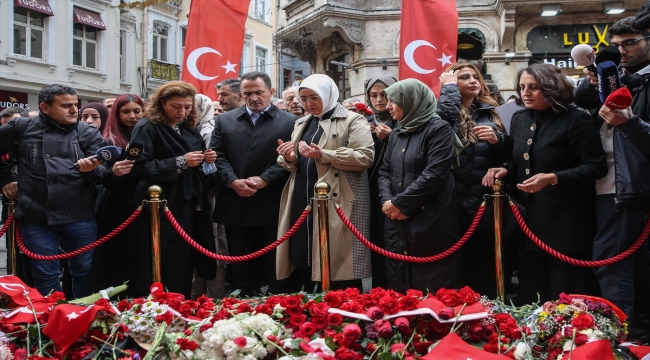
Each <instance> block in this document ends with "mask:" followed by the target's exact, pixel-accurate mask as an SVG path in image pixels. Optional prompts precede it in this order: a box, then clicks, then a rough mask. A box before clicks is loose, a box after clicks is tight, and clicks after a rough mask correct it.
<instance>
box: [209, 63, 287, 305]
mask: <svg viewBox="0 0 650 360" xmlns="http://www.w3.org/2000/svg"><path fill="white" fill-rule="evenodd" d="M273 91H274V89H272V88H271V79H270V77H269V76H268V75H267V74H265V73H262V72H249V73H246V74H244V75H243V76H242V80H241V92H242V95H243V97H244V100H245V101H246V105H244V106H241V107H239V108H237V109H235V110H232V111H228V112H225V113H223V114H221V115H219V117H218V118H217V120H216V124H215V128H214V131H213V133H212V140H211V141H210V148H211V149H213V150H214V151H216V152H217V155H218V157H217V162H216V165H217V169H218V175H219V179H220V180H221V184H222V187H221V189H220V190H219V194H218V196H217V202H216V206H215V211H214V220H215V222H217V223H219V224H224V225H225V227H226V234H227V240H228V252H229V254H230V255H246V254H250V253H253V252H255V251H257V250H259V249H261V248H262V247H264V246H266V245H268V244H270V243H271V242H273V241H275V240H276V236H277V229H278V215H279V204H280V195H281V194H282V189H283V188H284V185H285V184H286V182H287V179H288V178H289V172H288V171H286V170H284V169H283V168H282V167H281V166H280V165H278V164H277V152H276V151H275V150H276V148H277V146H278V140H282V141H289V140H290V139H291V132H292V131H293V125H294V123H295V121H296V120H297V117H296V116H294V115H292V114H290V113H288V112H286V111H281V110H279V109H278V108H276V107H275V106H273V105H272V104H271V97H272V95H273ZM264 258H265V263H266V267H267V270H266V273H267V274H268V276H269V290H268V291H269V292H271V293H276V294H277V293H278V292H279V291H281V290H280V289H279V284H278V282H277V281H276V280H275V251H272V252H270V253H268V254H266V255H264ZM229 267H230V270H231V272H230V273H231V275H232V282H233V284H231V285H232V286H233V287H234V288H235V289H241V290H242V292H241V295H242V296H246V295H248V296H253V295H257V294H259V292H260V285H261V280H262V279H260V276H258V274H259V273H260V271H259V270H260V269H262V268H263V267H264V263H260V262H259V261H255V260H250V261H246V262H236V263H231V264H230V265H229Z"/></svg>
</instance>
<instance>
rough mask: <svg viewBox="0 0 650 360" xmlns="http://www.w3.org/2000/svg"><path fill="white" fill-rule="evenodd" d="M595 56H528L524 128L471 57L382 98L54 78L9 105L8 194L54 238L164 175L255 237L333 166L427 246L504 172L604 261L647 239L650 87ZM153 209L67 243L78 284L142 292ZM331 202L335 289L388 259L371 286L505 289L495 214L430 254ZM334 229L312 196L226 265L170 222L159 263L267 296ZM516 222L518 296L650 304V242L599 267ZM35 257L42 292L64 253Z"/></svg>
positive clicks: (366, 201)
mask: <svg viewBox="0 0 650 360" xmlns="http://www.w3.org/2000/svg"><path fill="white" fill-rule="evenodd" d="M631 19H632V18H627V19H624V20H621V21H619V22H618V23H616V24H615V25H613V26H612V27H611V28H610V29H609V35H610V37H611V42H612V45H614V46H616V47H618V48H619V50H620V51H621V54H622V62H621V66H622V71H623V73H627V74H635V76H641V77H646V79H647V78H648V77H649V76H650V70H648V69H650V43H648V39H647V38H648V36H650V33H648V32H647V31H645V30H643V31H640V30H637V29H636V28H634V27H633V26H632V24H631V21H632V20H631ZM585 74H586V75H587V77H586V78H585V79H584V80H583V81H581V82H580V83H579V85H578V86H577V87H574V85H573V83H572V82H570V81H569V80H567V78H566V77H565V76H564V75H563V74H562V72H561V70H560V69H558V68H556V67H555V66H553V65H549V64H534V65H530V66H528V67H526V68H524V69H521V70H520V71H519V73H518V74H517V77H516V92H517V97H518V101H519V102H520V103H521V104H522V105H523V107H524V108H523V109H521V110H519V111H517V112H516V113H515V114H514V116H513V118H512V121H511V126H510V129H509V131H508V129H506V127H505V125H504V122H503V121H502V119H500V117H499V114H498V112H497V111H496V108H497V107H498V106H499V105H501V104H503V103H504V100H503V98H502V97H501V96H500V95H499V92H498V89H497V88H495V85H494V84H490V83H488V82H486V81H485V80H484V79H483V77H482V74H481V72H480V71H479V69H477V68H476V67H475V66H473V65H471V64H466V63H457V64H453V65H451V66H450V67H449V68H448V69H447V70H446V71H445V72H444V73H443V75H442V76H441V77H440V83H441V88H440V96H439V98H438V99H436V96H435V95H434V93H433V92H432V90H431V89H430V88H429V87H428V86H426V85H425V84H424V83H422V82H420V81H418V80H415V79H405V80H401V81H398V80H397V79H395V78H393V77H390V76H384V77H377V78H372V79H369V81H368V82H367V86H366V93H365V98H366V100H367V102H366V103H364V102H363V101H361V100H359V99H354V98H353V99H347V100H346V101H344V102H340V101H339V98H340V94H339V89H338V87H337V85H336V83H335V82H334V81H333V80H332V79H331V78H330V77H328V76H327V75H323V74H314V75H310V76H308V77H307V78H305V79H304V80H303V81H302V82H301V83H300V84H299V85H298V86H296V87H291V88H288V89H285V90H284V91H283V93H282V94H281V96H282V99H280V98H274V97H273V95H275V89H273V88H272V86H271V80H270V77H269V76H268V75H267V74H265V73H262V72H249V73H246V74H244V75H242V76H241V78H236V79H235V78H233V79H226V80H223V81H221V82H220V83H219V84H218V85H217V94H218V99H217V100H216V101H212V100H211V99H210V98H209V97H207V96H205V95H202V94H197V92H196V89H195V88H194V87H193V86H192V85H190V84H188V83H185V82H181V81H172V82H169V83H167V84H165V85H162V86H161V87H160V88H159V89H157V90H156V92H155V93H154V94H153V95H152V96H151V97H150V98H149V99H148V100H147V102H146V104H145V102H144V101H143V99H141V98H140V97H138V96H137V95H134V94H124V95H121V96H119V97H117V98H112V99H106V100H105V101H104V102H103V103H94V102H93V103H88V104H86V105H85V106H83V107H82V108H81V109H77V104H78V98H77V92H76V90H75V89H73V88H71V87H68V86H65V85H58V84H55V85H49V86H46V87H44V88H43V89H42V90H41V92H40V93H39V100H38V101H39V111H38V114H27V113H25V112H24V111H20V110H14V109H9V110H5V111H3V112H2V113H0V117H2V124H3V125H2V126H0V154H2V155H3V160H2V162H0V185H1V186H2V193H3V196H4V199H5V200H16V210H15V213H14V215H15V218H16V219H17V220H18V221H19V226H20V231H21V233H22V237H23V239H24V243H25V245H26V246H27V247H28V248H29V249H30V250H32V251H34V252H36V253H39V254H42V255H55V254H58V253H59V252H60V251H64V252H68V251H72V250H75V249H78V248H80V247H82V246H85V245H87V244H90V243H92V242H93V241H95V239H97V238H98V237H101V236H104V235H106V234H108V233H109V232H111V231H112V230H113V229H115V228H116V227H117V226H118V225H120V224H121V223H122V222H123V221H124V220H125V219H126V218H127V217H128V216H129V215H130V214H131V213H133V211H134V210H135V209H136V208H137V207H138V206H139V205H140V204H141V202H142V200H143V199H147V189H148V188H149V187H150V186H151V185H158V186H160V187H161V189H162V195H161V197H162V198H163V199H165V200H166V207H167V208H169V210H170V211H171V212H172V213H173V215H174V216H175V218H176V219H177V221H178V223H179V224H180V226H181V227H182V228H183V229H184V230H185V231H186V232H187V234H189V236H191V237H192V238H193V239H194V240H195V241H196V242H198V243H199V244H200V245H201V246H203V247H205V248H206V249H208V250H210V251H212V252H217V253H219V254H229V255H247V254H250V253H253V252H255V251H257V250H259V249H261V248H263V247H264V246H266V245H269V244H270V243H272V242H273V241H275V240H276V239H277V238H279V237H281V236H282V235H284V234H285V233H286V232H287V231H288V229H289V228H290V227H291V226H292V225H293V224H294V223H295V222H296V221H297V219H298V218H299V217H300V215H301V214H302V212H303V210H304V209H305V208H306V207H307V206H308V205H310V204H312V199H313V197H314V185H315V184H316V183H317V182H321V181H324V182H327V183H328V184H329V185H330V187H331V192H330V194H329V196H330V197H331V199H332V200H333V202H335V203H337V204H339V205H340V206H341V208H342V209H343V211H344V212H345V214H346V215H347V216H348V217H349V219H350V221H351V222H352V224H354V226H355V227H356V228H357V229H358V230H359V231H360V232H361V233H362V234H363V235H364V236H365V237H367V238H368V239H370V241H371V242H373V243H374V244H377V245H379V246H380V247H382V248H385V249H387V250H389V251H392V252H395V253H399V254H408V255H413V256H430V255H434V254H438V253H440V252H442V251H444V250H446V249H447V248H449V247H450V246H452V245H453V244H454V243H456V242H457V241H458V239H459V238H460V237H461V236H462V234H463V233H464V232H465V231H466V229H467V228H468V227H469V225H470V223H471V222H472V219H473V218H474V216H475V215H476V213H477V211H478V209H479V206H480V204H481V202H482V201H483V196H484V194H486V193H489V192H490V187H491V186H492V185H493V184H494V181H495V179H498V178H501V179H503V180H504V181H505V183H506V192H508V193H509V194H510V195H511V197H512V199H513V201H515V202H516V204H517V205H518V206H519V207H520V209H521V211H522V213H523V214H524V215H523V217H524V220H525V221H526V223H527V224H528V226H529V227H530V229H531V230H532V232H533V233H534V234H536V235H537V236H538V237H540V238H541V239H542V240H543V241H544V242H545V243H547V244H548V245H549V246H551V247H552V248H554V249H555V250H558V251H560V252H561V253H563V254H566V255H568V256H571V257H574V258H577V259H585V260H591V259H605V258H609V257H611V256H613V255H616V254H618V253H620V252H622V251H623V250H625V249H627V248H628V247H629V246H630V245H631V244H632V243H633V242H634V241H635V240H636V239H637V237H638V236H639V234H640V232H641V229H642V227H643V224H644V221H646V217H647V211H648V210H649V209H648V208H649V206H648V205H649V204H650V201H648V200H650V199H648V197H649V196H650V148H649V144H650V141H649V140H650V124H648V122H647V121H648V120H650V119H648V114H650V108H649V106H650V100H648V99H647V98H646V96H645V95H643V94H648V93H650V92H649V91H646V90H647V89H646V88H647V86H648V85H644V87H643V90H642V91H641V92H640V93H639V94H635V98H634V103H633V105H632V107H631V108H628V109H624V110H613V109H609V108H606V107H602V106H601V104H600V102H599V100H598V93H597V89H596V85H597V77H596V76H595V74H594V73H592V72H590V71H589V70H585ZM645 84H648V82H647V81H646V82H645ZM359 104H361V106H359ZM578 106H581V107H578ZM585 109H586V110H585ZM14 117H15V118H14ZM5 118H7V120H5ZM9 119H11V120H9ZM134 143H136V144H140V146H141V147H142V151H141V153H139V154H137V155H138V156H131V157H129V156H128V154H127V152H124V153H123V155H122V156H121V157H120V158H119V159H118V161H115V162H112V163H100V162H99V161H97V160H93V161H91V160H89V159H88V158H89V157H90V156H92V155H94V154H95V152H96V151H97V150H98V149H99V148H100V147H102V146H106V145H114V146H117V147H120V148H122V149H126V148H127V147H128V145H129V144H134ZM75 164H76V168H75V167H73V165H75ZM215 167H216V170H215ZM149 211H150V210H149V208H148V207H144V208H143V214H142V216H140V217H139V218H137V219H136V220H135V221H134V223H132V224H131V225H130V226H129V227H127V228H126V229H125V230H124V231H122V232H121V233H120V234H118V235H117V236H116V237H115V238H113V239H112V240H110V241H108V242H107V243H105V244H103V245H101V246H99V247H98V248H97V249H96V250H94V251H92V250H91V251H88V252H85V253H83V254H82V255H80V256H76V257H73V258H71V259H69V260H68V261H67V263H66V264H65V266H64V268H65V269H66V273H68V274H69V277H70V281H69V284H70V289H69V291H70V292H71V295H72V297H82V296H86V295H88V294H90V293H91V292H95V291H98V290H101V289H104V288H107V287H110V286H114V285H117V284H121V283H123V282H126V281H128V282H129V290H128V292H127V295H130V296H140V295H146V294H147V293H148V292H149V285H150V284H151V281H152V274H151V272H152V270H151V269H152V266H151V261H152V260H151V258H150V253H151V244H150V241H149V239H150V231H151V230H150V226H149V223H148V219H149V214H148V212H149ZM330 212H331V213H330V214H329V217H330V225H329V226H330V229H329V238H330V262H331V280H332V283H331V287H332V288H333V289H341V288H347V287H356V288H361V287H362V283H361V280H362V279H365V278H370V277H372V283H373V286H382V287H387V288H391V289H395V290H397V291H402V292H405V291H406V290H407V289H419V290H425V291H426V290H429V291H434V292H435V290H437V289H439V288H441V287H446V288H459V287H461V286H464V285H470V286H471V287H473V288H474V289H476V290H477V291H479V292H480V293H482V294H485V295H488V296H490V297H493V296H495V295H496V294H495V287H496V286H495V276H494V268H495V256H494V245H493V241H494V240H493V238H494V228H493V227H492V221H491V219H490V218H489V217H490V216H489V215H487V216H485V218H484V219H483V220H482V221H481V223H480V224H479V226H478V228H477V229H476V232H475V233H474V234H473V236H472V237H471V238H470V240H469V241H468V242H467V243H466V244H465V245H464V247H463V248H462V249H461V251H459V252H456V253H454V254H452V255H450V256H448V257H446V258H445V259H443V260H440V261H436V262H431V263H424V264H418V263H409V262H404V261H397V260H391V259H387V258H385V257H383V256H381V255H378V254H375V253H372V254H371V251H370V250H369V249H368V248H366V247H365V246H364V245H363V244H362V243H361V242H359V241H358V240H357V239H356V238H355V236H354V235H353V234H352V233H351V232H350V231H349V230H348V229H347V227H346V226H345V225H344V224H343V223H342V222H341V221H338V219H337V216H336V214H335V213H334V207H333V206H332V207H330ZM5 216H6V214H5ZM508 223H509V224H508ZM318 231H319V229H318V219H317V218H316V216H315V215H313V213H312V214H310V215H309V217H308V218H307V220H306V221H305V222H304V223H303V224H302V226H301V227H300V228H298V230H297V231H296V233H295V234H294V235H293V236H292V237H291V238H290V239H289V240H288V241H287V242H285V243H283V244H281V245H280V246H279V247H278V248H277V249H276V250H274V251H271V252H269V253H268V254H266V255H264V256H261V257H258V258H256V259H254V260H249V261H245V262H231V263H225V262H222V261H215V260H212V259H210V258H208V257H206V256H204V255H201V254H200V253H199V252H197V251H196V250H194V249H193V248H192V247H191V246H190V245H188V244H187V243H186V242H185V241H184V240H183V239H182V238H181V236H180V235H178V233H177V232H176V231H175V230H174V228H173V227H172V225H171V224H170V223H169V222H168V221H166V220H163V221H161V225H160V236H161V256H162V257H161V263H162V281H163V284H164V285H165V287H166V288H167V289H168V290H169V291H172V292H178V293H181V294H184V295H186V296H188V297H190V296H192V297H197V296H200V295H202V294H208V295H209V296H211V297H215V298H221V297H223V296H224V295H225V294H226V287H225V284H226V283H229V286H230V288H231V289H239V290H240V295H241V296H255V295H259V294H261V291H262V290H261V289H262V286H265V285H267V286H268V288H267V290H266V291H267V292H268V293H284V292H295V291H300V290H301V289H304V290H306V291H312V290H319V287H320V283H319V281H320V276H321V275H320V261H321V259H320V255H319V246H318ZM504 232H505V235H506V242H505V254H506V258H507V261H506V269H507V274H508V275H510V274H511V273H512V272H513V271H514V270H517V274H518V275H517V277H518V279H519V288H518V289H517V290H516V293H517V297H516V298H515V301H516V302H518V303H522V304H523V303H530V302H535V301H537V300H538V299H540V300H542V301H546V300H550V299H554V298H556V297H557V296H558V294H559V293H561V292H565V293H587V294H600V293H602V295H603V296H604V297H605V298H607V299H609V300H611V301H612V302H614V303H615V304H616V305H618V306H619V307H621V309H622V310H623V311H624V312H625V313H626V314H627V315H628V316H629V317H630V318H631V319H632V318H633V317H634V315H635V303H634V301H635V298H636V297H637V296H638V295H640V296H641V298H642V299H643V301H644V303H642V305H643V306H644V308H642V310H641V309H639V308H637V310H639V311H647V310H648V307H649V306H648V305H649V304H648V301H649V300H648V299H650V296H649V294H648V291H650V284H649V282H650V271H649V270H648V267H649V266H650V260H648V259H649V258H650V255H649V254H650V250H649V249H648V246H647V243H646V244H645V245H644V246H643V247H641V248H640V249H639V250H638V252H637V253H635V254H634V256H631V257H629V258H627V259H625V260H623V261H620V262H618V263H616V264H614V265H609V266H603V267H598V268H596V270H595V271H591V270H590V269H589V268H583V267H578V266H574V265H570V264H567V263H565V262H563V261H560V260H557V259H556V258H554V257H552V256H550V255H548V254H546V253H545V252H543V251H541V250H540V249H539V248H538V247H536V246H535V245H534V244H533V243H532V242H530V241H529V240H528V239H527V238H526V236H525V235H524V234H523V233H522V232H521V231H519V230H518V229H517V227H516V225H515V224H514V223H512V219H510V221H508V219H507V218H506V226H505V231H504ZM29 264H30V265H31V266H30V267H28V268H26V269H24V270H21V271H23V273H24V274H23V275H25V274H26V275H25V276H29V277H30V279H29V280H27V281H33V284H34V286H35V287H36V288H37V289H38V290H39V291H40V292H42V293H49V292H50V291H52V290H61V289H62V288H61V282H60V274H61V267H62V266H61V264H59V262H58V261H39V260H34V259H29ZM21 269H22V268H21ZM594 274H595V276H594ZM508 277H509V276H508ZM64 283H65V282H64ZM635 285H636V288H637V289H640V293H639V292H637V293H636V294H635V291H634V290H635ZM635 295H637V296H635Z"/></svg>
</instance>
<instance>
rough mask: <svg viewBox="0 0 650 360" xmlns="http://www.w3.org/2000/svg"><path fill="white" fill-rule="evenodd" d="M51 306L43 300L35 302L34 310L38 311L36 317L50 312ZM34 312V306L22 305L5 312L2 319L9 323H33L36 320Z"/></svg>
mask: <svg viewBox="0 0 650 360" xmlns="http://www.w3.org/2000/svg"><path fill="white" fill-rule="evenodd" d="M50 306H52V305H51V304H47V303H43V302H37V303H34V312H36V317H41V316H42V314H46V313H49V312H50ZM34 312H32V308H31V307H30V306H29V305H27V306H21V307H18V308H15V309H13V310H11V311H9V312H6V313H4V314H3V315H2V321H3V322H5V323H7V324H23V323H26V324H33V323H34V322H36V318H35V317H34Z"/></svg>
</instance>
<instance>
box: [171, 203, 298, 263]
mask: <svg viewBox="0 0 650 360" xmlns="http://www.w3.org/2000/svg"><path fill="white" fill-rule="evenodd" d="M310 212H311V206H308V207H307V208H306V209H305V211H303V212H302V214H301V215H300V217H299V218H298V220H297V221H296V223H295V224H293V226H292V227H291V229H289V231H287V233H286V234H284V235H283V236H282V237H281V238H279V239H277V240H275V241H274V242H273V243H271V244H269V245H267V246H265V247H263V248H262V249H260V250H257V251H256V252H254V253H251V254H248V255H240V256H229V255H220V254H216V253H213V252H212V251H210V250H208V249H206V248H204V247H203V246H201V245H200V244H199V243H197V242H196V241H194V239H192V238H191V237H190V236H189V235H187V233H186V232H185V230H183V228H182V227H181V226H180V224H179V223H178V221H176V218H174V215H173V214H172V212H171V211H169V209H165V215H166V216H167V219H168V220H169V222H170V223H171V224H172V226H173V227H174V229H175V230H176V232H178V235H180V236H181V237H182V238H183V240H185V241H187V243H188V244H190V246H192V247H193V248H194V249H196V251H198V252H200V253H201V254H203V255H205V256H207V257H209V258H211V259H215V260H220V261H230V262H241V261H247V260H252V259H255V258H256V257H259V256H262V255H264V254H266V253H267V252H269V251H271V250H273V249H275V248H276V247H278V246H279V245H280V244H282V243H283V242H285V241H287V240H289V238H290V237H291V236H293V234H294V233H295V232H296V231H297V230H298V228H299V227H300V225H302V223H303V222H305V220H306V219H307V217H308V216H309V213H310Z"/></svg>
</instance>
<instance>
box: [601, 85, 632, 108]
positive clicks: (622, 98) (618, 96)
mask: <svg viewBox="0 0 650 360" xmlns="http://www.w3.org/2000/svg"><path fill="white" fill-rule="evenodd" d="M631 105H632V94H631V93H630V90H628V89H627V88H626V87H621V88H618V89H616V90H614V91H612V93H611V94H609V96H608V97H607V99H606V100H605V106H607V107H608V108H610V109H619V110H621V109H626V108H628V107H630V106H631Z"/></svg>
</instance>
